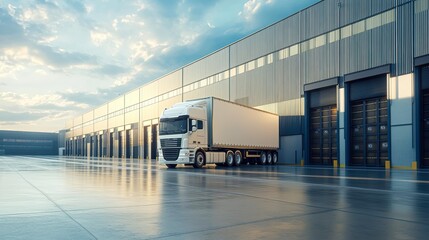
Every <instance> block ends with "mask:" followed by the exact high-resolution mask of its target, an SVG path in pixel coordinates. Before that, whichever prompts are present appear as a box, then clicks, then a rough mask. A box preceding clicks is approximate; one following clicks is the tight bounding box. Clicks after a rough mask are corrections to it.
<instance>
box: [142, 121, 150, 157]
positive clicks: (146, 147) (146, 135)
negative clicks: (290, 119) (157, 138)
mask: <svg viewBox="0 0 429 240" xmlns="http://www.w3.org/2000/svg"><path fill="white" fill-rule="evenodd" d="M149 129H150V126H145V127H144V132H143V158H144V159H147V158H148V157H149Z"/></svg>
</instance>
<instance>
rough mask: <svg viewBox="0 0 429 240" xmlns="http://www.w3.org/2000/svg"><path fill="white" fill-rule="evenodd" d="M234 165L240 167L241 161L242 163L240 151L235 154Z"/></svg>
mask: <svg viewBox="0 0 429 240" xmlns="http://www.w3.org/2000/svg"><path fill="white" fill-rule="evenodd" d="M234 155H235V156H234V165H235V166H240V164H241V161H242V157H241V152H240V151H239V150H237V151H235V154H234Z"/></svg>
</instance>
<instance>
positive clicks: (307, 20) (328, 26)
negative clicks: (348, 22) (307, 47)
mask: <svg viewBox="0 0 429 240" xmlns="http://www.w3.org/2000/svg"><path fill="white" fill-rule="evenodd" d="M300 16H301V26H300V29H301V31H300V32H301V40H306V39H309V38H312V37H315V36H317V35H320V34H322V33H326V32H329V31H331V30H333V29H335V28H337V27H338V24H339V22H338V21H339V8H338V5H337V1H336V0H325V1H321V2H319V3H317V4H315V5H313V6H312V7H310V8H307V9H305V10H303V11H301V12H300Z"/></svg>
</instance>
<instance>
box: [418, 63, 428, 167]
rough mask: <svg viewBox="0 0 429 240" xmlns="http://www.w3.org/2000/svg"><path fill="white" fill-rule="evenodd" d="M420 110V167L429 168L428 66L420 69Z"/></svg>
mask: <svg viewBox="0 0 429 240" xmlns="http://www.w3.org/2000/svg"><path fill="white" fill-rule="evenodd" d="M421 85H422V104H421V105H422V108H421V114H420V116H421V126H422V134H421V147H420V149H421V158H422V161H421V163H420V166H421V167H423V168H429V66H425V67H422V71H421Z"/></svg>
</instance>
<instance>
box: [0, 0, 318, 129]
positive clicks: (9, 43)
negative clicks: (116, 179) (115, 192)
mask: <svg viewBox="0 0 429 240" xmlns="http://www.w3.org/2000/svg"><path fill="white" fill-rule="evenodd" d="M315 2H318V0H299V1H297V0H213V1H204V0H177V1H176V0H132V1H130V0H63V1H61V0H0V130H20V131H38V132H42V131H45V132H57V131H58V130H60V129H64V128H65V123H66V121H67V120H69V119H71V118H73V117H77V116H79V115H81V114H83V113H86V112H88V111H90V110H91V109H93V108H95V107H97V106H99V105H102V104H103V103H105V102H107V101H109V100H112V99H114V98H116V97H117V96H118V95H122V94H124V93H126V92H128V91H130V90H132V89H134V88H137V87H139V86H142V85H144V84H145V83H147V82H149V81H151V80H153V79H156V78H158V77H160V76H162V75H165V74H166V73H169V72H171V71H173V70H175V69H177V68H179V67H181V66H183V65H185V64H187V63H190V62H192V61H195V60H197V59H199V58H201V57H203V56H205V55H207V54H209V53H211V52H213V51H215V50H217V49H219V48H222V47H224V46H226V45H228V44H230V43H233V42H235V41H237V40H239V39H241V38H243V37H245V36H247V35H249V34H251V33H253V32H255V31H257V30H259V29H261V28H264V27H266V26H268V25H270V24H272V23H274V22H276V21H279V20H281V19H283V18H285V17H287V16H289V15H291V14H293V13H295V12H297V11H299V10H301V9H303V8H305V7H307V6H310V5H311V4H314V3H315Z"/></svg>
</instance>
